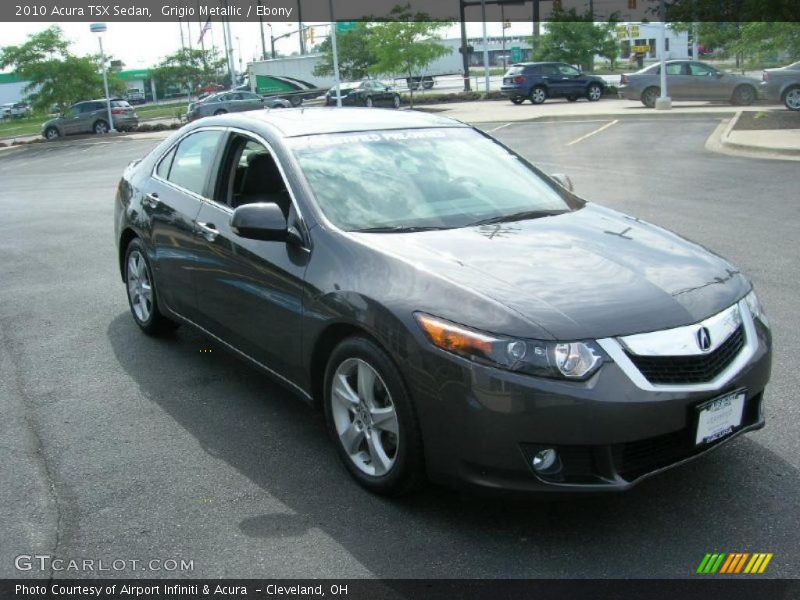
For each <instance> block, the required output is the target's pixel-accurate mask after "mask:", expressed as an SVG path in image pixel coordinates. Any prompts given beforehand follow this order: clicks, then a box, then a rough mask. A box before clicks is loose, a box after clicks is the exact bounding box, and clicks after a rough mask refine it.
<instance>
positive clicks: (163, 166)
mask: <svg viewBox="0 0 800 600" xmlns="http://www.w3.org/2000/svg"><path fill="white" fill-rule="evenodd" d="M175 150H176V149H175V148H172V150H170V151H169V152H168V153H167V155H166V156H165V157H164V158H162V159H161V162H159V163H158V167H157V168H156V175H158V176H159V177H161V179H167V178H168V177H169V168H170V167H171V166H172V159H173V158H175Z"/></svg>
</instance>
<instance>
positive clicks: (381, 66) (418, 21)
mask: <svg viewBox="0 0 800 600" xmlns="http://www.w3.org/2000/svg"><path fill="white" fill-rule="evenodd" d="M389 19H391V20H387V21H385V22H382V23H377V24H375V25H373V26H372V27H371V28H370V34H369V35H370V40H371V42H372V46H373V49H374V50H373V51H374V52H375V58H376V63H375V65H374V66H373V67H372V68H371V69H370V72H371V73H372V74H375V75H398V74H400V75H403V76H404V77H406V78H407V79H409V80H410V79H412V78H414V77H421V76H422V75H424V69H425V67H427V66H428V65H429V64H431V62H433V61H434V60H436V59H437V58H440V57H442V56H445V55H446V54H447V53H448V52H450V49H449V48H448V47H447V46H444V45H443V44H440V43H439V40H440V39H441V38H440V37H439V36H438V35H437V32H438V31H439V30H440V29H442V28H444V27H447V26H448V25H450V23H447V22H443V21H431V20H430V17H429V16H428V15H426V14H425V13H416V14H415V13H412V12H411V5H410V4H406V5H398V6H395V7H394V8H393V9H392V10H391V12H390V13H389ZM409 90H410V92H411V102H410V104H411V107H412V108H413V107H414V86H409Z"/></svg>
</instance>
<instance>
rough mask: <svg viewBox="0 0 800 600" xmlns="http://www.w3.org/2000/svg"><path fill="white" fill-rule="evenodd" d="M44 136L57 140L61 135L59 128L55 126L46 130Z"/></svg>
mask: <svg viewBox="0 0 800 600" xmlns="http://www.w3.org/2000/svg"><path fill="white" fill-rule="evenodd" d="M44 137H45V138H46V139H48V140H57V139H58V137H59V133H58V129H56V128H55V127H48V128H47V129H46V130H45V132H44Z"/></svg>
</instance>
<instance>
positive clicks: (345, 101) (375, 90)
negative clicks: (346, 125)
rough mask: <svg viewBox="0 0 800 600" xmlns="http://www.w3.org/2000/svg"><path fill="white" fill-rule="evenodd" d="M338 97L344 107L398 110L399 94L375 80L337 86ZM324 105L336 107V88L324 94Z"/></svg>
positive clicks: (350, 82)
mask: <svg viewBox="0 0 800 600" xmlns="http://www.w3.org/2000/svg"><path fill="white" fill-rule="evenodd" d="M339 96H340V97H341V99H342V105H345V106H366V107H373V106H387V107H388V106H391V107H393V108H400V103H401V102H400V94H398V93H397V92H396V91H395V90H394V89H393V88H391V87H389V86H388V85H386V84H384V83H381V82H380V81H378V80H376V79H365V80H363V81H348V82H343V83H340V84H339ZM325 105H326V106H336V88H335V87H332V88H331V89H329V90H328V91H327V92H326V93H325Z"/></svg>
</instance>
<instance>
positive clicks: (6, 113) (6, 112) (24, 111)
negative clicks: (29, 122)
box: [2, 102, 31, 119]
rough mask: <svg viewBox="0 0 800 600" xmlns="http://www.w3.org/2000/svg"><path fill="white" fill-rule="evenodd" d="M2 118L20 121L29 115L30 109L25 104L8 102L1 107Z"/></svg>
mask: <svg viewBox="0 0 800 600" xmlns="http://www.w3.org/2000/svg"><path fill="white" fill-rule="evenodd" d="M2 111H3V118H6V119H21V118H22V117H27V116H28V115H30V114H31V107H30V105H29V104H28V103H27V102H9V103H7V104H3V106H2Z"/></svg>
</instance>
